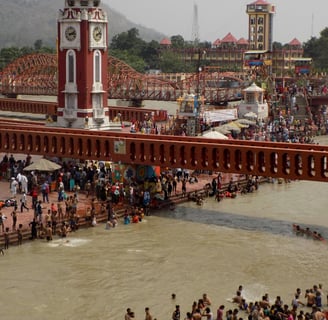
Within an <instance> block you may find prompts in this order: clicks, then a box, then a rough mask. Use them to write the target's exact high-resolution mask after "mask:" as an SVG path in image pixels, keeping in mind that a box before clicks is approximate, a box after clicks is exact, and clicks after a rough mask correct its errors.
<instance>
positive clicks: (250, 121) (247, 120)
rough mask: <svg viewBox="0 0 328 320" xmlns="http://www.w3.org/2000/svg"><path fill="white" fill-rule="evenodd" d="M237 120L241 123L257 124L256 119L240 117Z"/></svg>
mask: <svg viewBox="0 0 328 320" xmlns="http://www.w3.org/2000/svg"><path fill="white" fill-rule="evenodd" d="M235 122H237V123H241V124H246V125H252V126H254V125H256V121H253V120H249V119H244V118H242V119H238V120H236V121H235Z"/></svg>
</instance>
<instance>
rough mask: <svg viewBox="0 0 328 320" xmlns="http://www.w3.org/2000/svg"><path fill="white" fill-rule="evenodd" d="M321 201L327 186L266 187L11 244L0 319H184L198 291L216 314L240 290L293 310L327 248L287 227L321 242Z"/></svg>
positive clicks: (323, 271)
mask: <svg viewBox="0 0 328 320" xmlns="http://www.w3.org/2000/svg"><path fill="white" fill-rule="evenodd" d="M322 139H323V141H324V142H326V140H325V139H326V137H324V138H322ZM327 195H328V184H326V183H319V182H309V181H293V182H292V183H287V184H280V185H278V184H264V185H261V186H260V189H259V190H258V191H256V192H254V193H252V194H247V195H239V196H237V198H236V199H224V200H223V201H221V202H219V203H218V202H216V201H215V200H214V199H213V198H208V199H206V201H205V203H204V204H203V206H202V207H199V206H197V205H196V204H195V203H193V202H190V203H184V204H182V205H179V206H177V207H176V209H175V210H173V211H171V210H162V211H157V212H154V214H153V215H152V216H150V217H146V219H145V220H144V221H143V222H142V223H139V224H133V225H132V224H131V225H127V226H125V225H123V224H120V225H119V226H118V227H117V228H115V229H112V230H105V228H104V225H102V224H100V225H98V226H97V227H95V228H92V229H85V230H79V231H77V232H76V233H74V234H72V235H71V237H70V238H69V239H68V242H67V241H66V240H65V241H64V240H62V239H55V240H54V241H52V242H51V243H47V242H45V241H41V240H40V241H39V240H38V241H34V242H28V243H25V244H24V245H23V246H20V247H17V246H12V247H10V249H9V250H8V251H7V252H6V254H5V256H0V265H1V273H2V276H1V283H0V285H1V289H2V290H1V291H2V294H1V299H0V308H1V318H2V319H5V320H17V319H24V320H29V319H31V320H32V319H33V320H84V319H85V320H89V319H90V320H91V319H92V320H98V319H99V320H100V319H101V320H103V319H110V320H121V319H123V317H124V314H125V310H126V308H128V307H130V308H131V309H132V310H133V311H134V312H135V314H136V320H140V319H144V316H145V315H144V308H145V307H146V306H148V307H149V308H150V310H151V313H152V314H153V316H154V317H156V318H157V320H168V319H171V314H172V312H173V310H174V306H175V304H180V305H181V311H182V315H183V316H184V315H185V313H186V312H187V311H190V309H191V305H192V302H193V301H195V300H198V299H199V298H201V296H202V294H203V293H205V292H206V293H207V294H208V296H209V297H210V298H211V299H212V302H213V306H212V309H213V310H216V309H217V308H218V307H219V305H221V304H225V306H226V309H228V308H232V307H233V305H232V303H231V302H229V301H230V299H231V297H232V296H233V295H234V294H235V292H236V289H237V288H238V286H239V285H240V284H241V285H243V287H244V291H243V295H244V296H245V298H246V299H247V300H248V301H254V300H256V299H260V298H261V296H262V295H263V294H264V293H268V294H269V297H270V299H271V301H273V300H274V298H275V297H276V296H277V295H281V297H282V299H283V301H284V302H286V303H288V304H290V302H291V300H292V297H293V293H294V292H295V290H296V288H297V287H300V288H302V290H303V292H305V289H307V288H310V287H312V286H313V284H319V283H322V284H323V286H324V290H325V289H326V287H328V272H327V271H328V254H327V250H328V243H327V242H321V241H314V240H312V239H307V238H305V237H298V236H296V235H295V234H294V233H293V231H292V224H293V223H298V224H300V225H302V226H309V227H310V228H311V229H314V230H317V231H318V232H320V233H321V234H322V235H323V236H324V237H325V238H327V239H328V215H327V205H328V198H327ZM172 293H175V294H176V299H175V300H174V301H173V300H172V299H171V294H172ZM302 299H303V300H304V296H303V297H302ZM323 302H324V304H325V305H326V298H325V296H324V298H323ZM182 318H183V317H182ZM245 318H246V317H245Z"/></svg>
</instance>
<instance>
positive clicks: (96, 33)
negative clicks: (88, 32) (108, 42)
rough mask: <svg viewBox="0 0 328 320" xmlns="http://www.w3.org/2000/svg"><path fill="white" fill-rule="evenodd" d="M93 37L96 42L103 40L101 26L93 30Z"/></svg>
mask: <svg viewBox="0 0 328 320" xmlns="http://www.w3.org/2000/svg"><path fill="white" fill-rule="evenodd" d="M92 36H93V39H94V40H95V41H97V42H98V41H100V40H101V38H102V29H101V28H100V27H99V26H96V27H95V28H94V29H93V32H92Z"/></svg>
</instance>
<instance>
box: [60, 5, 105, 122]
mask: <svg viewBox="0 0 328 320" xmlns="http://www.w3.org/2000/svg"><path fill="white" fill-rule="evenodd" d="M99 6H100V0H65V7H64V9H63V10H60V12H59V17H58V110H57V114H58V118H57V124H58V126H61V127H71V128H90V129H102V128H106V127H108V126H109V115H108V107H107V91H108V90H107V46H108V45H107V44H108V35H107V30H108V19H107V14H106V12H105V11H104V10H102V9H101V8H100V7H99Z"/></svg>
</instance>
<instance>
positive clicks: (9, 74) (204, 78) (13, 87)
mask: <svg viewBox="0 0 328 320" xmlns="http://www.w3.org/2000/svg"><path fill="white" fill-rule="evenodd" d="M57 63H58V61H57V55H55V54H39V53H38V54H31V55H26V56H23V57H21V58H18V59H16V60H15V61H13V62H12V63H11V64H9V65H8V66H7V67H6V68H4V69H3V70H2V72H1V73H0V93H1V94H3V95H6V96H17V95H19V94H24V95H52V96H56V95H57V93H58V90H57V88H58V82H57ZM107 70H108V73H107V84H108V88H109V91H108V95H109V96H108V98H109V99H126V100H135V101H141V100H162V101H176V100H177V99H178V98H179V97H181V96H183V95H184V94H186V93H195V90H196V89H195V88H197V91H198V92H199V93H200V94H201V95H202V96H204V99H205V100H206V101H207V102H209V103H211V104H222V103H226V102H228V101H234V100H239V99H240V97H241V93H242V89H243V84H242V81H241V80H240V79H239V78H237V77H234V76H233V75H232V74H231V73H219V72H210V71H209V70H208V69H204V70H203V71H202V72H199V73H195V74H192V75H191V76H189V77H187V78H186V79H184V80H181V81H177V82H173V81H167V80H161V79H159V78H158V77H156V76H151V75H146V74H141V73H138V72H136V71H135V70H134V69H133V68H131V67H130V66H128V65H127V64H125V63H123V62H122V61H120V60H118V59H116V58H114V57H109V59H108V66H107Z"/></svg>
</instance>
